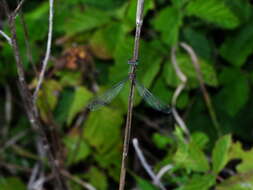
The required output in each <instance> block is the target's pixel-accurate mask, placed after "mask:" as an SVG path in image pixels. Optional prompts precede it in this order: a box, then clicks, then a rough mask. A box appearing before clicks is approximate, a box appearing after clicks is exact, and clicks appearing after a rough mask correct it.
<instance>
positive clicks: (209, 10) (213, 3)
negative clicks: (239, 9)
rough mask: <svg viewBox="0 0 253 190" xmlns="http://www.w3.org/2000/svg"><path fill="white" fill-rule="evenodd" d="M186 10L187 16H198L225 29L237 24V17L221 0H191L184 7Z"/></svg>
mask: <svg viewBox="0 0 253 190" xmlns="http://www.w3.org/2000/svg"><path fill="white" fill-rule="evenodd" d="M186 12H187V14H188V15H189V16H196V17H199V18H201V19H203V20H205V21H207V22H211V23H214V24H217V25H219V26H220V27H223V28H227V29H233V28H235V27H237V26H238V25H239V19H238V18H237V17H236V16H235V15H234V14H233V12H232V11H231V10H230V9H229V7H227V6H226V5H225V3H224V2H223V1H222V0H208V1H203V0H192V1H190V3H189V4H188V6H187V7H186Z"/></svg>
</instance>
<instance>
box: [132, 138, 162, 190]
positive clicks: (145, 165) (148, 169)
mask: <svg viewBox="0 0 253 190" xmlns="http://www.w3.org/2000/svg"><path fill="white" fill-rule="evenodd" d="M133 145H134V149H135V152H136V154H137V157H138V158H139V160H140V162H141V165H142V166H143V168H144V169H145V170H146V172H147V173H148V175H149V176H150V177H151V179H152V180H153V182H154V184H155V185H156V186H158V187H159V188H160V189H162V190H166V188H165V187H164V185H163V184H162V183H161V182H160V181H159V179H158V178H157V176H156V175H155V173H154V172H153V170H152V169H151V166H150V165H149V164H148V163H147V161H146V159H145V157H144V155H143V153H142V151H141V149H140V147H139V142H138V140H137V139H136V138H134V139H133Z"/></svg>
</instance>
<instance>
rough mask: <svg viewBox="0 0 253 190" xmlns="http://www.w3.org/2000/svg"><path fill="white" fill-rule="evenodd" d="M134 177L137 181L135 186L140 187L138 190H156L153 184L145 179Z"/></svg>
mask: <svg viewBox="0 0 253 190" xmlns="http://www.w3.org/2000/svg"><path fill="white" fill-rule="evenodd" d="M134 177H135V180H136V182H137V186H138V187H139V188H140V190H158V189H157V188H156V187H155V186H154V185H152V184H151V183H150V182H148V181H147V180H145V179H142V178H140V177H138V176H134Z"/></svg>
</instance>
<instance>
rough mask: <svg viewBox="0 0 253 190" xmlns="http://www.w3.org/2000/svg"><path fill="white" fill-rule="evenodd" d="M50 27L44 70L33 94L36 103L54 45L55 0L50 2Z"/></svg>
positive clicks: (43, 64)
mask: <svg viewBox="0 0 253 190" xmlns="http://www.w3.org/2000/svg"><path fill="white" fill-rule="evenodd" d="M49 7H50V8H49V27H48V39H47V50H46V55H45V58H44V60H43V63H42V70H41V72H40V76H39V81H38V84H37V87H36V89H35V91H34V94H33V101H34V103H36V100H37V98H38V93H39V90H40V88H41V85H42V83H43V80H44V77H45V72H46V69H47V65H48V61H49V57H50V54H51V45H52V35H53V16H54V0H49Z"/></svg>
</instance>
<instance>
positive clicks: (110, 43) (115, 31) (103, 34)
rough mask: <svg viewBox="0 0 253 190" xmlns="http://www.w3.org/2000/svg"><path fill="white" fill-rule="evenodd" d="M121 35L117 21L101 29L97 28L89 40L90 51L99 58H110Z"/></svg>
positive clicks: (120, 27) (121, 31) (120, 28)
mask: <svg viewBox="0 0 253 190" xmlns="http://www.w3.org/2000/svg"><path fill="white" fill-rule="evenodd" d="M122 35H123V30H122V26H121V24H119V23H112V24H111V25H109V26H107V27H105V28H102V29H101V30H97V31H96V32H95V34H94V35H93V36H92V38H91V41H90V45H91V49H92V52H93V53H94V55H96V56H97V57H98V58H100V59H105V60H106V59H111V58H112V57H113V54H114V51H115V48H116V45H117V43H118V41H119V38H120V37H122Z"/></svg>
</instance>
